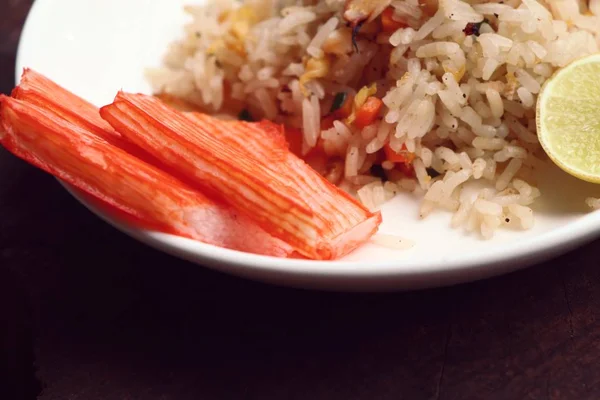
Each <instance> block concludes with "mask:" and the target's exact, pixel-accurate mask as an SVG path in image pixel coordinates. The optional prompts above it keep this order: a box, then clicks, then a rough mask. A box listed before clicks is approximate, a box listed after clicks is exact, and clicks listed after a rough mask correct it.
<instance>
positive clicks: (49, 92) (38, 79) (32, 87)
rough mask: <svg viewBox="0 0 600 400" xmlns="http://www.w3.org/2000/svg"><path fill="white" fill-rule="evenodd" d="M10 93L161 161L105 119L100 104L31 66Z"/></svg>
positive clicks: (148, 158)
mask: <svg viewBox="0 0 600 400" xmlns="http://www.w3.org/2000/svg"><path fill="white" fill-rule="evenodd" d="M11 96H12V97H13V98H15V99H19V100H23V101H25V102H27V103H29V104H33V105H35V106H38V107H41V108H44V109H48V110H51V111H52V112H53V113H55V114H56V115H58V116H60V117H61V118H63V119H65V120H67V121H69V122H71V123H73V124H75V125H77V126H79V127H82V128H84V129H87V130H89V131H91V132H93V133H94V134H95V135H96V136H99V137H101V138H103V139H104V140H106V141H107V142H109V143H110V144H113V145H115V146H117V147H119V148H121V149H123V150H125V151H126V152H128V153H130V154H133V155H135V156H136V157H138V158H142V159H143V160H144V161H146V162H149V163H150V164H154V165H157V164H159V163H158V162H157V160H156V159H154V158H153V157H151V156H150V155H149V154H147V153H146V152H144V151H142V150H141V149H140V148H138V147H137V146H134V145H132V144H131V143H130V142H128V141H127V140H125V139H124V138H123V137H122V136H121V134H120V133H118V132H116V131H115V130H114V129H113V127H112V126H110V124H109V123H108V122H106V121H105V120H103V119H102V117H101V116H100V113H99V112H98V107H96V106H95V105H93V104H92V103H90V102H88V101H86V100H84V99H82V98H81V97H79V96H77V95H76V94H74V93H72V92H70V91H68V90H67V89H65V88H63V87H62V86H60V85H58V84H57V83H56V82H54V81H52V80H51V79H48V78H47V77H45V76H44V75H42V74H40V73H38V72H36V71H34V70H32V69H30V68H25V69H23V73H22V74H21V81H20V82H19V85H18V86H17V87H15V88H14V89H13V91H12V93H11ZM159 167H160V166H159Z"/></svg>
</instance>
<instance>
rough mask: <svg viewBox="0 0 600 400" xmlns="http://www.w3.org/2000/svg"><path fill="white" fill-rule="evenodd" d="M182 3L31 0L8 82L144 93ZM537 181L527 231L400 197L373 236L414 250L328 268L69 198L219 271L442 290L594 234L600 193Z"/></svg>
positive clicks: (574, 184) (84, 92)
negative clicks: (479, 228)
mask: <svg viewBox="0 0 600 400" xmlns="http://www.w3.org/2000/svg"><path fill="white" fill-rule="evenodd" d="M189 1H193V0H189ZM186 2H188V1H185V0H127V1H122V0H103V1H97V0H37V1H36V2H35V4H34V6H33V8H32V10H31V13H30V15H29V18H28V20H27V23H26V25H25V28H24V31H23V35H22V39H21V43H20V47H19V54H18V60H17V77H18V76H19V75H20V71H21V69H22V68H23V67H31V68H34V69H36V70H38V71H39V72H41V73H43V74H46V75H47V76H49V77H50V78H52V79H54V80H55V81H57V82H58V83H59V84H61V85H63V86H65V87H66V88H68V89H70V90H72V91H73V92H75V93H77V94H78V95H80V96H83V97H85V98H86V99H88V100H90V101H92V102H94V103H96V104H97V105H103V104H107V103H110V102H111V100H112V98H113V96H114V95H115V93H116V92H117V90H119V89H124V90H127V91H139V92H146V93H149V90H150V88H149V86H148V84H147V83H146V82H145V80H144V75H143V71H144V68H146V67H149V66H157V65H159V63H160V59H161V56H162V54H163V53H164V51H165V49H166V48H167V45H168V44H169V42H170V41H171V40H173V39H174V38H176V37H177V36H178V35H180V33H181V32H182V27H183V24H184V23H185V21H186V17H185V15H184V14H183V12H182V6H183V4H184V3H186ZM540 180H541V183H540V189H541V190H542V192H543V193H544V198H545V201H544V203H543V204H540V205H538V206H537V207H536V215H537V218H536V224H535V227H534V228H533V229H531V230H529V231H526V232H520V231H502V232H500V233H499V234H498V235H497V237H496V238H494V239H493V240H490V241H483V240H481V239H479V238H478V237H477V236H476V235H467V234H465V233H463V232H462V231H460V230H452V229H450V228H449V221H450V215H449V214H448V213H442V212H440V213H438V214H435V215H432V216H431V217H429V218H428V219H426V220H425V221H420V220H418V218H417V210H418V201H417V200H416V199H415V198H412V197H411V195H402V196H398V197H397V198H396V199H394V200H393V201H391V202H389V203H388V204H386V205H385V207H384V208H383V217H384V223H383V225H382V227H381V231H382V232H385V233H394V234H398V235H401V236H403V237H405V238H408V239H412V240H414V241H415V243H416V244H415V246H414V247H413V248H412V249H410V250H402V251H398V250H389V249H385V248H381V247H378V246H376V245H373V244H369V245H365V246H364V247H363V248H361V249H359V250H357V251H356V252H354V253H353V254H351V255H349V256H347V257H346V258H344V259H343V260H340V261H335V262H313V261H303V260H285V259H276V258H269V257H261V256H256V255H251V254H245V253H240V252H235V251H230V250H225V249H221V248H216V247H213V246H209V245H205V244H202V243H199V242H195V241H192V240H188V239H183V238H179V237H175V236H171V235H165V234H161V233H156V232H148V231H143V230H139V229H136V228H134V227H131V226H126V225H125V224H123V223H121V222H120V221H118V220H115V219H114V218H112V217H111V216H110V215H107V214H106V213H105V211H104V210H102V209H98V208H97V207H95V206H93V205H91V204H89V203H88V202H86V201H85V199H83V198H82V196H80V195H78V194H77V193H74V192H72V193H73V195H74V196H75V197H76V198H78V199H79V200H80V201H82V202H83V203H84V204H85V205H86V206H88V207H89V208H90V209H91V210H92V211H93V212H94V213H96V214H97V215H98V216H100V217H101V218H103V219H105V220H106V221H107V222H109V223H110V224H112V225H114V226H116V227H117V228H118V229H120V230H122V231H124V232H127V233H128V234H129V235H131V236H133V237H135V238H137V239H138V240H140V241H142V242H144V243H147V244H149V245H150V246H153V247H155V248H158V249H160V250H162V251H165V252H167V253H170V254H173V255H175V256H178V257H181V258H185V259H187V260H190V261H192V262H195V263H198V264H201V265H207V266H211V267H212V268H215V269H217V270H220V271H224V272H228V273H231V274H235V275H240V276H244V277H248V278H252V279H257V280H262V281H268V282H274V283H278V284H284V285H292V286H300V287H312V288H314V287H316V288H328V289H341V290H384V289H386V290H387V289H410V288H423V287H433V286H441V285H449V284H455V283H459V282H466V281H471V280H475V279H480V278H484V277H489V276H493V275H497V274H501V273H505V272H508V271H511V270H515V269H517V268H522V267H524V266H527V265H531V264H532V263H535V262H539V261H542V260H544V259H548V258H550V257H553V256H556V255H558V254H560V253H563V252H565V251H567V250H569V249H572V248H574V247H575V246H578V245H581V244H583V243H584V242H586V241H589V240H591V239H593V238H594V237H596V236H597V234H598V233H599V232H600V212H595V213H590V212H588V211H587V210H586V207H585V204H584V199H585V197H586V196H590V195H596V196H598V195H600V187H599V186H594V185H590V184H586V183H582V182H579V181H577V180H575V179H573V178H571V177H569V176H568V175H566V174H565V173H562V172H561V171H559V170H558V169H556V168H552V169H551V170H550V171H548V172H547V173H546V175H545V176H542V177H541V178H540ZM165 272H166V273H168V271H165Z"/></svg>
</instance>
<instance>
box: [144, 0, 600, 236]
mask: <svg viewBox="0 0 600 400" xmlns="http://www.w3.org/2000/svg"><path fill="white" fill-rule="evenodd" d="M209 1H210V0H209ZM185 11H186V12H187V13H188V14H189V16H190V17H191V18H190V22H189V23H188V24H187V25H186V26H185V28H184V29H185V30H184V35H183V37H182V38H181V39H180V40H177V41H176V42H174V43H172V45H171V46H170V48H169V49H168V51H167V54H166V56H165V58H164V65H163V66H162V67H161V68H158V69H153V70H149V71H148V77H149V79H150V81H151V82H152V85H153V88H154V90H155V92H156V93H157V94H159V95H163V96H169V97H174V98H178V99H181V100H184V101H185V102H187V103H189V104H192V105H194V106H196V107H198V108H200V109H203V110H208V111H211V112H213V113H224V114H229V115H238V116H239V117H240V118H252V119H256V120H258V119H262V118H266V119H269V120H272V121H276V122H279V123H282V124H285V126H286V128H287V136H288V140H289V142H290V146H291V148H292V149H293V150H294V151H297V152H298V153H299V154H301V155H302V156H303V157H304V159H305V160H306V161H307V162H308V163H309V164H310V165H311V166H313V168H315V169H316V170H317V171H319V172H320V173H322V174H323V175H324V176H326V177H327V179H329V180H330V181H331V182H333V183H335V184H337V185H340V186H341V187H343V188H345V189H346V190H348V191H349V192H351V193H353V194H355V195H356V196H357V197H358V198H359V199H360V200H361V201H362V202H363V203H364V204H365V205H366V206H368V207H369V208H371V209H377V208H379V207H380V206H381V205H382V204H383V203H385V202H386V201H388V200H390V199H391V198H393V197H394V196H395V195H396V194H397V193H398V192H400V191H410V192H417V193H418V194H420V195H421V196H422V205H421V209H420V216H421V217H426V216H427V215H428V214H430V213H431V212H433V211H434V210H436V209H442V210H447V211H449V212H452V213H453V215H452V219H451V224H452V226H453V227H456V228H459V227H462V228H464V229H466V230H467V231H477V232H479V233H480V234H481V235H482V237H484V238H490V237H492V236H493V234H494V232H495V231H496V230H497V229H498V228H501V227H506V226H511V227H518V228H521V229H528V228H530V227H531V226H532V225H533V223H534V218H533V210H532V208H531V206H532V205H533V204H535V202H536V201H537V199H538V198H539V197H540V196H541V193H540V191H539V190H538V188H537V187H536V176H535V172H536V170H538V169H539V168H544V167H545V163H547V161H546V157H545V155H544V153H543V151H542V149H541V146H540V144H539V142H538V138H537V135H536V122H535V117H536V116H535V107H536V99H537V95H538V93H539V92H540V89H541V87H542V86H543V84H544V82H545V81H546V80H547V79H548V78H549V77H551V76H552V74H553V73H554V72H555V71H556V70H557V69H558V68H560V67H563V66H565V65H567V64H568V63H570V62H571V61H573V60H575V59H577V58H579V57H582V56H585V55H588V54H592V53H595V52H597V51H598V48H599V39H600V0H590V1H589V2H582V1H578V0H545V1H544V0H540V1H536V0H505V1H483V0H479V1H478V0H468V1H462V0H440V1H439V2H438V1H433V0H383V1H380V0H377V1H364V0H362V1H358V0H349V1H344V0H325V1H310V0H305V1H286V0H283V1H275V0H246V1H243V2H237V1H229V0H225V1H213V2H209V3H208V4H206V5H202V6H193V5H190V6H187V7H186V8H185ZM472 182H478V183H482V185H480V186H481V187H482V188H481V189H478V190H477V191H476V192H475V193H473V192H472V191H468V190H464V188H465V187H466V186H467V185H469V184H471V183H472ZM588 204H589V205H590V206H591V207H595V208H598V207H599V205H598V200H597V199H589V200H588Z"/></svg>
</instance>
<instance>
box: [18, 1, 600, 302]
mask: <svg viewBox="0 0 600 400" xmlns="http://www.w3.org/2000/svg"><path fill="white" fill-rule="evenodd" d="M48 1H50V0H36V1H35V2H34V3H33V5H32V6H31V8H30V10H29V13H28V15H27V18H26V21H25V24H24V25H23V29H22V31H21V34H20V38H19V44H18V47H17V54H16V62H15V84H17V83H18V82H19V79H20V76H21V72H22V68H23V67H24V58H25V54H26V53H27V52H28V51H29V50H28V49H27V46H29V44H28V42H29V41H30V39H29V35H28V32H30V31H31V24H33V23H34V20H35V18H37V13H38V11H37V10H39V9H40V8H41V6H40V4H42V3H44V2H48ZM58 181H59V182H60V183H61V184H62V185H63V187H64V188H65V189H66V190H67V191H68V192H69V193H70V194H71V195H72V196H73V197H75V199H77V200H78V201H79V202H80V203H81V204H83V205H84V206H85V207H86V208H88V209H89V210H90V211H91V212H92V213H94V214H95V215H96V216H97V217H99V218H101V219H102V220H104V221H105V222H107V223H109V224H110V225H112V226H113V227H115V228H117V229H118V230H119V231H121V232H124V233H125V234H127V235H129V236H131V237H133V238H135V239H136V240H138V241H140V242H142V243H144V244H146V245H148V246H150V247H153V248H155V249H157V250H160V251H163V252H165V253H168V254H171V255H173V256H176V257H178V258H182V259H186V260H188V261H191V262H194V263H196V264H200V265H202V266H206V267H210V268H212V269H216V270H219V271H221V272H225V273H230V274H233V275H238V276H240V275H241V276H244V277H246V278H251V279H255V280H260V281H270V282H272V283H277V284H283V285H289V286H298V287H314V288H321V289H331V288H334V289H338V288H342V289H343V290H355V289H356V290H365V289H366V290H380V289H383V290H390V289H420V288H426V287H438V286H446V285H452V284H457V283H463V282H469V281H473V280H478V279H483V278H487V277H492V276H496V275H500V274H504V273H507V272H511V271H514V270H517V269H520V268H524V267H527V266H529V265H531V264H534V263H537V262H541V261H543V260H546V259H549V258H552V257H555V256H558V255H560V254H563V253H565V252H567V251H569V250H571V249H573V248H575V247H577V246H580V245H583V244H584V243H586V242H590V241H592V240H593V239H595V238H597V237H599V236H600V211H595V212H590V213H588V214H585V215H582V216H580V217H579V218H578V219H577V220H575V221H572V222H569V223H567V224H565V225H562V226H560V227H558V228H554V229H551V230H549V231H547V232H544V233H541V234H540V235H537V236H533V237H528V238H525V239H523V240H522V241H511V242H509V243H505V244H504V248H503V249H502V251H500V250H499V249H498V248H493V249H487V250H481V249H480V250H477V251H474V252H473V253H467V254H461V256H460V257H458V256H449V257H447V258H446V259H445V260H439V261H433V260H426V261H422V260H421V261H419V259H416V260H413V259H410V258H406V259H401V260H394V259H387V260H378V261H373V262H371V263H370V268H365V267H364V264H365V262H364V261H338V260H336V261H314V260H298V259H282V258H276V257H269V256H261V255H256V254H250V253H244V252H240V251H235V250H230V249H224V248H220V247H217V246H213V245H209V244H205V243H201V242H197V241H194V240H191V239H186V238H181V237H178V236H175V235H169V234H164V233H158V232H152V231H147V230H144V229H139V228H136V227H134V226H131V225H128V224H126V223H125V222H123V221H119V220H116V219H114V218H112V217H111V216H110V215H108V214H107V213H106V212H104V211H103V210H101V208H99V207H97V206H95V205H93V204H91V203H90V202H88V201H87V200H86V199H84V198H83V196H81V195H80V194H79V193H78V192H77V190H76V189H74V188H72V187H70V186H69V185H67V184H65V183H64V182H62V181H60V180H58ZM484 253H485V254H484ZM312 280H317V281H315V282H312Z"/></svg>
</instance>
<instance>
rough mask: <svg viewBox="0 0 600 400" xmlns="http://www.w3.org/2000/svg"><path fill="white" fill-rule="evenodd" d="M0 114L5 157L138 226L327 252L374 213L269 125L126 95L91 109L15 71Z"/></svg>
mask: <svg viewBox="0 0 600 400" xmlns="http://www.w3.org/2000/svg"><path fill="white" fill-rule="evenodd" d="M102 117H106V119H107V121H108V123H107V122H106V120H104V119H102ZM163 119H168V122H165V123H162V122H160V121H162V120H163ZM0 123H1V129H0V143H2V145H3V146H4V147H5V148H7V149H8V150H9V151H11V152H12V153H13V154H15V155H17V156H18V157H21V158H23V159H25V160H26V161H28V162H29V163H31V164H33V165H35V166H37V167H39V168H41V169H43V170H45V171H46V172H49V173H51V174H53V175H55V176H56V177H58V178H60V179H61V180H63V181H65V182H67V183H69V184H71V185H73V186H74V187H76V188H78V189H80V190H82V191H83V192H85V193H87V194H89V195H91V196H93V197H95V198H97V199H99V200H101V201H103V202H105V203H107V204H108V205H110V206H112V207H114V208H116V209H117V210H118V211H120V212H121V213H123V214H125V215H127V216H129V217H131V218H129V220H134V221H135V222H136V223H139V224H141V225H142V226H144V227H147V228H153V229H158V230H161V231H164V232H169V233H174V234H177V235H180V236H185V237H189V238H193V239H196V240H199V241H202V242H205V243H209V244H213V245H217V246H221V247H225V248H230V249H235V250H240V251H246V252H252V253H257V254H264V255H271V256H279V257H287V256H303V257H308V258H313V259H333V258H338V257H341V256H344V255H345V254H347V253H349V252H351V251H352V250H354V249H355V248H356V247H358V246H360V245H361V244H362V243H364V242H366V241H367V240H369V238H370V237H371V236H372V235H373V234H374V233H375V232H376V231H377V228H378V226H379V224H380V222H381V216H380V214H379V213H378V212H370V211H368V210H367V209H366V208H365V207H363V206H362V205H361V204H360V203H358V202H357V201H356V200H354V199H353V198H351V197H350V196H349V195H347V194H346V193H345V192H343V191H342V190H340V189H338V188H336V187H335V186H333V185H331V184H330V183H329V182H327V181H326V180H325V179H324V178H322V177H321V176H320V175H319V174H317V173H316V172H315V171H314V170H312V169H311V168H310V167H308V166H307V165H306V164H305V163H304V162H303V161H302V160H300V159H299V158H297V157H296V156H294V155H293V154H292V153H291V152H290V151H289V150H288V148H287V143H286V141H285V137H284V132H283V130H282V127H281V126H279V125H276V124H274V123H272V122H268V121H264V122H260V123H249V122H239V121H222V120H219V119H216V118H214V117H209V116H206V115H203V114H199V113H182V112H178V111H175V110H174V109H171V108H170V107H168V106H166V105H164V104H163V103H162V101H161V100H159V99H157V98H154V97H149V96H145V95H133V94H127V93H119V94H118V95H117V97H116V100H115V103H113V104H111V105H108V106H106V107H104V108H103V109H102V113H100V111H99V110H98V109H97V108H96V107H95V106H93V105H91V104H90V103H87V102H86V101H84V100H83V99H80V98H79V97H77V96H75V95H74V94H72V93H70V92H68V91H67V90H65V89H64V88H61V87H60V86H58V85H57V84H55V83H54V82H52V81H50V80H49V79H47V78H46V77H44V76H42V75H40V74H38V73H36V72H35V71H32V70H25V72H24V73H23V77H22V83H21V84H20V85H19V86H17V87H16V88H15V90H13V93H12V97H7V96H1V97H0ZM111 124H112V125H113V126H114V127H115V128H116V129H113V127H112V126H111ZM136 124H137V125H136ZM129 139H132V140H131V141H129ZM156 143H158V144H159V148H160V150H158V148H154V147H153V145H154V144H156ZM137 144H140V145H141V146H140V147H138V146H137ZM179 177H182V178H181V179H178V178H179ZM190 182H191V183H190ZM200 187H202V188H204V189H205V190H206V193H207V194H208V196H207V195H205V194H203V193H202V192H201V191H200V190H199V188H200Z"/></svg>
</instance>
